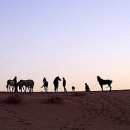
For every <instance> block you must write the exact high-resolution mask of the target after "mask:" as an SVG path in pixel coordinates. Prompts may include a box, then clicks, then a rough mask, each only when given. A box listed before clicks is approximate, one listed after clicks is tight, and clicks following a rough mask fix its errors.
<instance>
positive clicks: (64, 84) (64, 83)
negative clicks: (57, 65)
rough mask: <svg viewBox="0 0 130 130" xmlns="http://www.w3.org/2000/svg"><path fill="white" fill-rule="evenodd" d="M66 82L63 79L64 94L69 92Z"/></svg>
mask: <svg viewBox="0 0 130 130" xmlns="http://www.w3.org/2000/svg"><path fill="white" fill-rule="evenodd" d="M65 86H66V80H65V78H64V77H63V87H64V92H67V90H66V87H65Z"/></svg>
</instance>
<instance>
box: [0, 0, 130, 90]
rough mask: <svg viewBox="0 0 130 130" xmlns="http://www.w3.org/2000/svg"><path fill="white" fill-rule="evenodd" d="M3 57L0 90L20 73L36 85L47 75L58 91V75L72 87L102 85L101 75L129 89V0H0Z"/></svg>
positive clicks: (35, 88)
mask: <svg viewBox="0 0 130 130" xmlns="http://www.w3.org/2000/svg"><path fill="white" fill-rule="evenodd" d="M0 57H1V60H0V91H6V82H7V80H8V79H13V78H14V77H15V76H17V80H18V81H19V80H20V79H33V80H34V82H35V85H34V91H42V89H41V88H40V87H41V86H42V85H43V83H42V80H43V77H46V79H47V81H48V82H49V86H48V87H49V88H48V89H49V91H54V87H53V80H54V78H55V77H56V76H59V77H60V78H63V77H65V79H66V81H67V86H66V87H67V90H68V91H70V90H71V87H72V86H75V87H76V90H77V91H82V90H83V91H84V90H85V89H84V88H85V85H84V84H85V83H88V85H89V87H90V89H91V88H92V89H91V90H92V91H98V90H101V88H100V86H99V85H98V84H97V85H96V86H95V84H96V83H97V76H98V75H99V76H100V77H101V78H103V79H111V80H113V83H112V89H130V1H129V0H0ZM94 86H95V87H94ZM104 89H105V90H109V89H108V88H106V86H104ZM59 91H63V88H62V81H61V82H60V85H59Z"/></svg>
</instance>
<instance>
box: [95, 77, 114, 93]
mask: <svg viewBox="0 0 130 130" xmlns="http://www.w3.org/2000/svg"><path fill="white" fill-rule="evenodd" d="M97 80H98V82H99V85H100V86H101V89H102V91H103V85H108V87H110V91H111V83H112V80H104V79H101V78H100V77H99V76H97Z"/></svg>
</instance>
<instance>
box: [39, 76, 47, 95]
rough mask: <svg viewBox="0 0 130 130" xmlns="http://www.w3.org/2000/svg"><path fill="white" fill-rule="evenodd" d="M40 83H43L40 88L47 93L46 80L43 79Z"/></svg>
mask: <svg viewBox="0 0 130 130" xmlns="http://www.w3.org/2000/svg"><path fill="white" fill-rule="evenodd" d="M42 82H43V86H42V87H44V91H45V92H47V90H48V81H47V80H46V78H44V79H43V81H42ZM42 87H41V88H42Z"/></svg>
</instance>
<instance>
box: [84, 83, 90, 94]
mask: <svg viewBox="0 0 130 130" xmlns="http://www.w3.org/2000/svg"><path fill="white" fill-rule="evenodd" d="M85 91H86V92H89V91H90V89H89V86H88V84H87V83H85Z"/></svg>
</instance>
